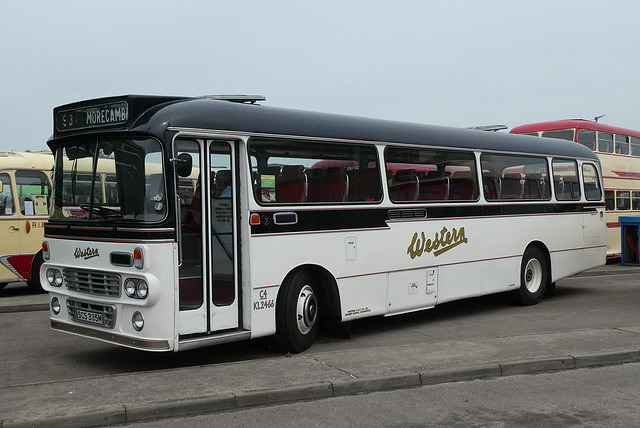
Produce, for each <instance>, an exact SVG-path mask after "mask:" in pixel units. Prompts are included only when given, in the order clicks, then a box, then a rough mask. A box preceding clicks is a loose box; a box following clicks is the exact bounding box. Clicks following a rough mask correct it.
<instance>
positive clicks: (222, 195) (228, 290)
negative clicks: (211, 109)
mask: <svg viewBox="0 0 640 428" xmlns="http://www.w3.org/2000/svg"><path fill="white" fill-rule="evenodd" d="M176 153H178V154H181V153H188V154H189V155H191V157H192V159H193V169H192V173H191V176H190V177H189V178H186V177H178V182H177V183H176V184H177V185H176V188H177V189H178V196H179V198H178V200H179V201H180V205H181V207H180V210H181V212H180V218H181V228H180V230H181V233H180V242H179V247H180V258H181V264H180V267H179V289H178V299H179V305H180V311H179V317H178V332H179V334H180V335H182V336H185V335H191V334H208V333H211V334H215V333H217V332H221V331H228V330H231V329H236V328H237V327H238V316H239V315H238V299H237V289H238V287H237V274H236V272H237V268H236V260H237V257H236V251H237V250H236V239H235V237H236V233H237V232H236V230H237V229H236V222H235V213H236V207H235V198H233V197H232V195H233V194H234V191H233V188H234V185H235V183H234V175H235V174H234V168H233V165H234V162H235V161H234V151H233V145H232V144H231V143H230V142H227V141H224V142H220V141H203V140H192V139H191V140H177V141H176ZM192 182H196V184H195V187H194V186H193V184H192Z"/></svg>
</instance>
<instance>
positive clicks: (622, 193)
mask: <svg viewBox="0 0 640 428" xmlns="http://www.w3.org/2000/svg"><path fill="white" fill-rule="evenodd" d="M616 209H617V210H618V211H627V210H630V209H631V192H630V191H628V190H618V191H616Z"/></svg>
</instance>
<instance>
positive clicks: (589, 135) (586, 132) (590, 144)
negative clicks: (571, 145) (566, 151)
mask: <svg viewBox="0 0 640 428" xmlns="http://www.w3.org/2000/svg"><path fill="white" fill-rule="evenodd" d="M578 143H580V144H582V145H583V146H585V147H587V148H589V149H591V150H592V151H594V152H595V151H596V131H592V130H590V129H581V130H580V131H578Z"/></svg>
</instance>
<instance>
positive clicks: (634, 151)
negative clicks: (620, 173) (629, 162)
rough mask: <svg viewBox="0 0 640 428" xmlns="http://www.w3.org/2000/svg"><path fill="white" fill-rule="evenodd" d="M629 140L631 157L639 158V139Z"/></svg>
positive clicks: (632, 138)
mask: <svg viewBox="0 0 640 428" xmlns="http://www.w3.org/2000/svg"><path fill="white" fill-rule="evenodd" d="M629 140H630V141H629V143H630V145H631V156H640V138H637V137H631V138H629Z"/></svg>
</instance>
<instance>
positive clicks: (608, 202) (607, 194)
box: [604, 190, 616, 211]
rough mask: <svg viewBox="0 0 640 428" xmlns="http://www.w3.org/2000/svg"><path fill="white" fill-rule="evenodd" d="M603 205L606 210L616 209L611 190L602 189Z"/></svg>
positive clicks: (614, 197)
mask: <svg viewBox="0 0 640 428" xmlns="http://www.w3.org/2000/svg"><path fill="white" fill-rule="evenodd" d="M604 207H605V209H606V210H607V211H615V209H616V195H615V192H614V191H613V190H605V191H604Z"/></svg>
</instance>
